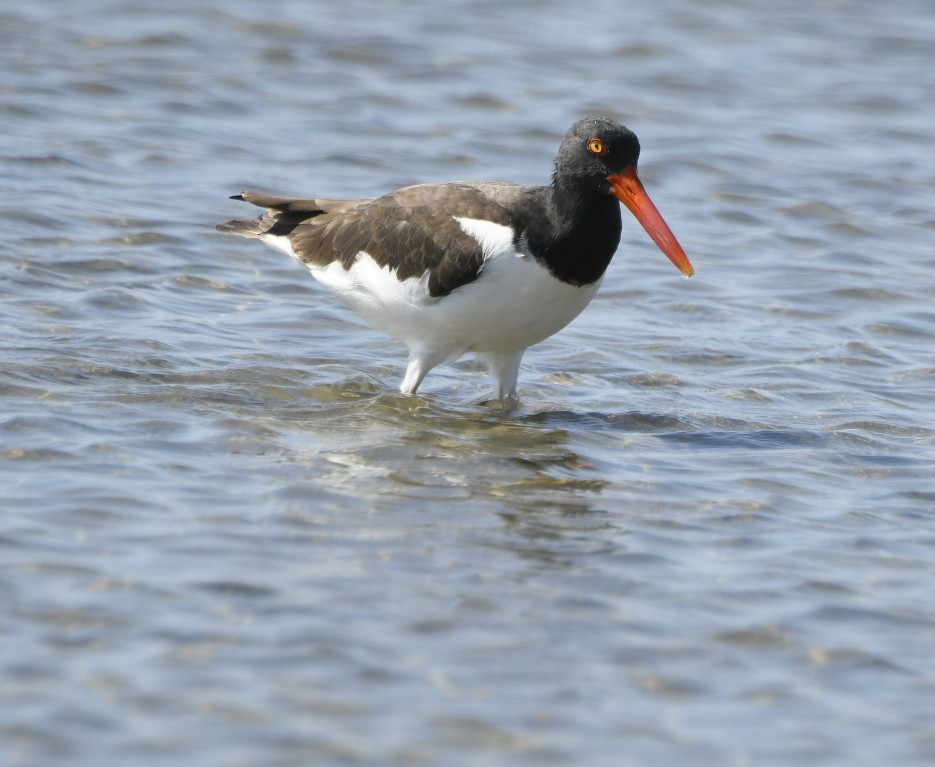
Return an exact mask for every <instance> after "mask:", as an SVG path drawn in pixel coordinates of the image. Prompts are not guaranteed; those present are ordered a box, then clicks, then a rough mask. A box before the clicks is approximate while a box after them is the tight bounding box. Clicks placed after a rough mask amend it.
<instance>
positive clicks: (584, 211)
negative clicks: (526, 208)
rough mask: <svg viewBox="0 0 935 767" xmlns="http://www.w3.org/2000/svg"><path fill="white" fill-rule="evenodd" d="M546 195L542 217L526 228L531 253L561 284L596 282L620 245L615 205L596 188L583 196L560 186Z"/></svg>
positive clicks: (576, 191) (579, 192)
mask: <svg viewBox="0 0 935 767" xmlns="http://www.w3.org/2000/svg"><path fill="white" fill-rule="evenodd" d="M545 192H546V194H545V200H544V202H545V211H544V212H545V213H546V216H545V218H544V219H540V220H539V225H536V224H533V223H532V222H530V223H529V226H528V229H527V235H526V236H527V240H528V242H529V247H530V250H531V251H532V254H533V255H534V256H535V257H536V258H538V259H540V260H541V261H543V262H544V263H545V265H546V266H547V267H548V269H549V271H550V272H551V273H552V274H553V276H555V277H556V278H557V279H559V280H562V282H567V283H569V284H571V285H590V284H592V283H594V282H597V280H599V279H600V278H601V277H602V276H603V275H604V272H605V271H606V269H607V266H608V265H609V264H610V261H611V259H612V258H613V256H614V253H615V252H616V250H617V246H618V245H619V244H620V229H621V222H620V204H619V203H618V202H617V200H616V199H615V198H614V197H612V196H611V195H610V194H607V193H604V192H602V191H600V190H594V191H593V192H588V193H584V192H582V190H581V189H580V188H578V187H569V186H565V185H562V184H561V183H559V182H555V183H553V184H552V186H551V187H549V188H548V189H546V190H545Z"/></svg>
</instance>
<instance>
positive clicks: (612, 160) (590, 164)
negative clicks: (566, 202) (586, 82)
mask: <svg viewBox="0 0 935 767" xmlns="http://www.w3.org/2000/svg"><path fill="white" fill-rule="evenodd" d="M639 157H640V142H639V140H638V139H637V138H636V135H635V134H634V133H633V131H631V130H628V129H627V128H625V127H624V126H623V125H621V124H620V123H618V122H615V121H614V120H610V119H608V118H605V117H587V118H585V119H584V120H578V122H576V123H575V124H574V125H572V126H571V128H569V129H568V133H566V134H565V138H564V139H563V140H562V145H561V147H560V148H559V150H558V156H557V157H556V158H555V173H554V174H553V183H554V184H555V185H557V186H558V185H566V184H569V185H572V186H575V187H578V188H579V190H580V191H582V192H584V191H592V190H593V191H601V192H604V193H607V194H610V193H611V186H610V182H608V180H607V177H608V176H614V175H618V174H620V173H622V172H623V171H624V170H626V169H627V168H634V169H635V168H636V163H637V161H638V160H639Z"/></svg>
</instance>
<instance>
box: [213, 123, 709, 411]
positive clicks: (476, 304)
mask: <svg viewBox="0 0 935 767" xmlns="http://www.w3.org/2000/svg"><path fill="white" fill-rule="evenodd" d="M639 154H640V144H639V141H638V140H637V138H636V136H635V135H634V134H633V133H632V132H631V131H630V130H628V129H627V128H625V127H624V126H623V125H620V124H619V123H617V122H614V121H613V120H609V119H604V118H587V119H584V120H579V121H578V122H576V123H575V124H574V125H572V126H571V128H570V129H569V130H568V133H567V134H566V135H565V138H564V140H563V141H562V144H561V147H560V148H559V150H558V156H557V157H556V159H555V170H554V172H553V174H552V183H551V184H550V185H549V186H522V185H519V184H512V183H507V182H499V181H464V182H455V183H447V184H420V185H417V186H409V187H406V188H404V189H400V190H399V191H396V192H392V193H390V194H387V195H384V196H383V197H377V198H375V199H371V200H331V199H314V200H301V199H289V198H280V197H268V196H266V195H262V194H255V193H253V192H244V193H242V194H239V195H235V196H234V197H232V198H231V199H234V200H243V201H245V202H249V203H253V204H254V205H258V206H259V207H261V208H267V211H266V213H265V214H263V215H262V216H261V217H260V218H259V219H256V220H253V219H233V220H231V221H228V222H226V223H224V224H220V225H219V226H218V227H217V228H218V229H219V230H220V231H222V232H230V233H232V234H239V235H242V236H244V237H256V238H259V239H260V240H263V241H264V242H265V243H266V244H267V245H269V246H270V247H272V248H275V249H276V250H280V251H283V252H285V253H287V254H288V255H290V256H292V257H293V258H295V259H297V260H298V261H300V262H301V263H303V264H304V265H305V266H307V267H308V268H309V269H310V270H311V272H312V276H314V277H315V279H317V280H318V281H319V282H320V283H322V284H323V285H324V286H325V287H326V288H328V290H330V291H331V292H332V293H334V294H335V295H336V296H338V297H339V298H341V299H343V300H344V301H346V302H347V303H348V304H350V305H351V307H353V308H354V309H356V310H357V311H358V312H359V313H360V314H361V315H363V317H364V318H365V319H366V320H367V321H368V322H369V323H370V324H371V325H373V326H374V327H375V328H377V329H378V330H382V331H383V332H385V333H388V334H389V335H391V336H393V337H394V338H396V339H398V340H400V341H402V342H403V343H404V344H405V345H406V346H407V347H408V349H409V366H408V367H407V369H406V375H405V377H404V378H403V382H402V385H401V386H400V391H402V392H403V393H404V394H415V393H416V391H417V390H418V388H419V384H421V383H422V380H423V379H424V378H425V376H426V374H427V373H428V372H429V371H430V370H431V369H432V368H434V367H435V366H436V365H439V364H441V363H442V362H446V361H449V360H454V359H456V358H458V357H460V356H461V355H463V354H465V353H466V352H476V353H477V354H478V355H480V356H481V357H482V358H484V359H485V360H486V362H487V365H488V367H489V370H490V373H491V374H492V375H493V377H494V379H495V380H496V384H497V396H498V397H499V398H501V399H503V400H514V399H515V397H516V380H517V376H518V374H519V366H520V361H521V360H522V357H523V352H525V351H526V349H527V348H528V347H530V346H532V345H533V344H537V343H539V342H540V341H542V340H544V339H546V338H548V337H549V336H551V335H552V334H553V333H557V332H558V331H559V330H561V329H562V328H563V327H565V326H566V325H567V324H568V323H569V322H571V321H572V320H573V319H574V318H575V317H577V316H578V315H579V314H580V313H581V311H582V310H583V309H584V307H586V306H587V305H588V304H589V303H590V302H591V299H592V298H594V295H595V294H596V293H597V289H598V287H599V286H600V284H601V280H602V279H603V276H604V271H605V270H606V269H607V266H608V264H610V260H611V258H613V255H614V251H616V249H617V246H618V244H619V242H620V231H621V220H620V206H619V205H618V204H617V201H618V200H619V201H620V202H622V203H623V204H624V205H625V206H626V207H627V208H629V210H630V212H631V213H633V215H634V216H635V217H636V219H637V220H638V221H639V222H640V224H642V225H643V228H644V229H645V230H646V231H647V233H648V234H649V236H650V237H651V238H652V239H653V240H654V241H655V243H656V244H657V245H658V246H659V248H660V249H661V250H662V251H663V253H665V254H666V255H667V256H668V257H669V259H670V260H671V261H672V263H674V264H675V265H676V266H677V267H678V268H679V270H681V272H682V273H683V274H685V275H686V276H689V277H690V276H691V275H692V274H693V273H694V269H693V268H692V265H691V262H689V260H688V257H687V256H686V255H685V252H684V251H683V250H682V247H681V245H679V243H678V241H677V240H676V239H675V236H674V235H673V234H672V232H671V230H670V229H669V227H668V226H667V225H666V223H665V221H664V220H663V218H662V216H661V215H660V214H659V212H658V211H657V210H656V207H655V205H653V203H652V201H651V200H650V199H649V196H648V195H647V194H646V191H645V190H644V189H643V185H642V183H641V182H640V180H639V177H638V176H637V175H636V164H637V160H638V159H639Z"/></svg>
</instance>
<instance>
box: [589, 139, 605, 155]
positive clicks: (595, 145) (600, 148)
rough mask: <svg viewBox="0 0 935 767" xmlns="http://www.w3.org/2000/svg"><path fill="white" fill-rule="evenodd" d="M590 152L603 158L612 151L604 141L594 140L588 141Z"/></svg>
mask: <svg viewBox="0 0 935 767" xmlns="http://www.w3.org/2000/svg"><path fill="white" fill-rule="evenodd" d="M588 151H589V152H590V153H591V154H595V155H597V156H598V157H603V156H604V155H605V154H607V153H608V152H609V151H610V149H609V148H608V146H607V144H605V143H604V141H603V139H599V138H592V139H590V140H589V141H588Z"/></svg>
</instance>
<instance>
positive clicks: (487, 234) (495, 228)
mask: <svg viewBox="0 0 935 767" xmlns="http://www.w3.org/2000/svg"><path fill="white" fill-rule="evenodd" d="M453 218H454V220H455V221H457V222H458V226H460V227H461V231H462V232H464V233H465V234H466V235H467V236H468V237H471V238H473V239H475V240H477V244H478V245H480V247H481V251H482V252H483V254H484V261H489V260H490V259H491V258H496V257H497V256H505V255H510V254H513V255H517V256H522V255H524V254H523V253H517V252H515V251H514V248H513V229H512V228H511V227H509V226H504V225H503V224H495V223H494V222H493V221H486V220H484V219H482V218H464V217H462V216H453Z"/></svg>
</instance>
